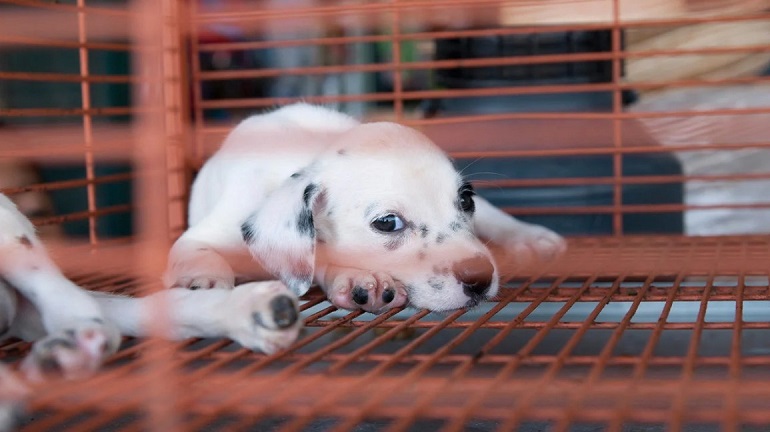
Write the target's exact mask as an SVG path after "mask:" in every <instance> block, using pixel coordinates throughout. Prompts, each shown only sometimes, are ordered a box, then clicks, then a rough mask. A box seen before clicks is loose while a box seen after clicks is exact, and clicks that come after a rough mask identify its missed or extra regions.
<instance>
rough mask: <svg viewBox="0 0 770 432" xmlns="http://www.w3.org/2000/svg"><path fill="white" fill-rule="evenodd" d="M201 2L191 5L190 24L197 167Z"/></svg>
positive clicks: (197, 160)
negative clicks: (198, 18)
mask: <svg viewBox="0 0 770 432" xmlns="http://www.w3.org/2000/svg"><path fill="white" fill-rule="evenodd" d="M199 6H200V5H199V2H197V1H192V2H190V3H189V14H188V16H189V20H190V22H191V24H190V36H189V39H190V40H189V45H190V64H191V70H190V74H191V75H192V102H191V104H192V109H193V135H194V137H195V142H194V146H195V147H194V148H193V151H192V155H191V156H192V158H191V159H192V162H193V163H194V164H195V165H196V166H197V165H200V164H201V163H203V158H204V155H203V144H204V142H203V137H204V132H203V129H204V126H205V124H204V116H203V106H202V105H201V103H202V102H203V89H202V86H203V81H201V55H200V34H199V26H200V25H201V24H199V23H198V22H197V16H198V13H199Z"/></svg>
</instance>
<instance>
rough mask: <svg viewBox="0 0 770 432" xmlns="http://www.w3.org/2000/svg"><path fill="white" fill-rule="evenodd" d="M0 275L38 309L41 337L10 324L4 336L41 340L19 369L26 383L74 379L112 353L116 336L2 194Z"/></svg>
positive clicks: (90, 301)
mask: <svg viewBox="0 0 770 432" xmlns="http://www.w3.org/2000/svg"><path fill="white" fill-rule="evenodd" d="M0 276H2V278H3V279H4V280H5V282H6V283H7V284H8V285H9V286H10V287H12V288H13V289H15V290H17V291H18V293H19V294H21V296H23V297H24V299H26V301H28V302H29V303H31V304H32V305H34V307H35V309H36V310H37V311H39V313H40V316H41V321H42V324H43V325H42V329H43V330H44V332H45V333H44V334H39V335H33V334H25V332H29V330H30V329H29V328H27V329H23V328H19V326H17V325H16V323H17V322H20V321H19V320H18V318H19V317H17V320H15V322H14V325H13V326H12V328H11V330H10V333H11V334H12V335H17V334H18V333H20V335H21V336H27V337H29V336H32V337H33V338H37V337H43V336H44V337H43V339H41V340H39V341H37V342H36V343H35V345H34V346H33V348H32V352H31V353H30V355H29V356H28V357H27V358H26V359H25V360H24V362H23V365H22V368H23V369H24V371H25V373H26V374H28V376H29V377H30V378H31V379H42V377H43V376H44V375H45V374H46V373H47V372H56V373H61V374H63V375H64V376H66V377H77V376H82V375H84V374H88V373H91V372H93V371H94V370H96V369H97V368H98V367H99V366H100V365H101V363H102V361H103V360H104V359H105V358H106V357H107V356H108V355H110V354H112V353H114V352H115V351H116V350H117V349H118V346H119V344H120V336H119V334H118V332H117V329H115V328H114V327H113V326H112V325H111V324H110V323H109V322H108V321H107V320H106V319H105V317H104V315H103V314H102V311H101V309H100V308H99V306H98V304H97V303H96V302H95V301H94V299H92V298H91V297H90V296H89V295H88V294H87V293H86V292H85V291H84V290H82V289H81V288H80V287H78V286H77V285H75V284H73V283H72V282H71V281H69V280H68V279H67V278H66V277H64V275H62V273H61V271H60V270H59V268H58V267H56V265H55V264H54V263H53V262H52V261H51V259H50V258H49V257H48V255H47V253H46V252H45V250H44V248H43V246H42V244H41V243H40V241H39V240H38V238H37V236H36V235H35V231H34V227H33V226H32V224H31V223H30V222H29V220H27V219H26V218H25V217H24V216H23V215H22V214H21V213H20V212H19V211H18V210H17V209H16V206H15V205H14V204H13V203H12V202H11V201H10V200H9V199H8V198H6V197H5V196H3V195H0Z"/></svg>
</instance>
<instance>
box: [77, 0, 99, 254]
mask: <svg viewBox="0 0 770 432" xmlns="http://www.w3.org/2000/svg"><path fill="white" fill-rule="evenodd" d="M77 6H78V14H77V15H78V43H79V44H80V48H78V60H79V61H80V97H81V102H80V103H81V107H82V108H83V141H84V143H85V144H84V146H85V147H84V158H85V168H86V180H88V183H87V184H86V196H87V202H88V213H89V214H88V241H89V242H90V243H91V245H92V246H95V245H96V244H97V242H98V238H97V233H96V218H97V216H96V215H95V214H94V212H95V211H96V186H95V185H94V178H95V174H94V153H93V144H94V137H93V118H92V116H91V113H90V110H91V84H90V82H89V79H88V78H89V75H90V73H89V67H88V48H87V47H86V44H87V43H88V30H87V27H86V11H85V6H86V2H85V0H78V2H77Z"/></svg>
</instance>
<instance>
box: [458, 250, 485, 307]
mask: <svg viewBox="0 0 770 432" xmlns="http://www.w3.org/2000/svg"><path fill="white" fill-rule="evenodd" d="M452 271H453V272H454V274H455V278H457V280H458V281H459V282H460V283H461V284H462V285H463V292H465V295H467V296H468V297H471V298H478V297H481V296H483V295H484V294H485V293H486V292H487V291H488V290H489V285H491V284H492V276H493V275H494V273H495V267H494V266H493V265H492V262H491V261H489V259H487V258H485V257H481V256H478V257H474V258H469V259H466V260H463V261H460V262H457V263H455V264H454V266H452Z"/></svg>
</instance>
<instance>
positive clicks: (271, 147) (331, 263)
mask: <svg viewBox="0 0 770 432" xmlns="http://www.w3.org/2000/svg"><path fill="white" fill-rule="evenodd" d="M489 242H491V243H493V244H495V245H496V246H497V247H499V248H500V249H501V250H503V251H505V252H506V254H505V257H504V259H505V260H506V261H510V260H513V261H514V264H515V265H518V266H524V265H528V264H530V263H532V262H533V261H537V260H551V259H553V258H555V257H557V256H559V255H560V254H561V253H562V252H563V251H564V249H565V242H564V240H563V239H562V238H561V237H559V236H558V235H557V234H555V233H553V232H551V231H549V230H547V229H545V228H543V227H538V226H534V225H530V224H526V223H523V222H521V221H518V220H516V219H514V218H512V217H510V216H509V215H507V214H506V213H504V212H502V211H501V210H499V209H497V208H495V207H493V206H492V205H491V204H489V203H488V202H487V201H485V200H484V199H481V198H479V197H476V196H474V192H473V188H472V186H471V185H470V183H468V182H466V181H463V179H462V177H461V176H460V175H459V174H458V173H457V172H456V171H455V169H454V167H453V165H452V162H451V161H450V159H449V158H448V157H447V155H446V154H445V153H443V152H442V151H441V150H440V149H439V148H438V147H437V146H436V145H435V144H433V143H432V142H431V141H430V140H429V139H428V138H427V137H425V136H424V135H422V134H421V133H419V132H418V131H416V130H414V129H411V128H408V127H405V126H401V125H398V124H395V123H387V122H383V123H368V124H361V123H359V122H358V121H356V120H354V119H353V118H351V117H348V116H346V115H344V114H341V113H338V112H335V111H331V110H328V109H325V108H322V107H318V106H312V105H308V104H302V103H300V104H295V105H290V106H287V107H284V108H281V109H278V110H276V111H273V112H270V113H267V114H262V115H256V116H253V117H251V118H248V119H246V120H245V121H243V122H242V123H241V124H239V125H238V126H237V127H236V128H235V129H234V130H233V131H232V132H231V133H230V134H229V136H228V137H227V138H226V139H225V141H224V143H223V145H222V147H221V149H220V150H219V151H218V152H217V153H216V154H214V155H213V156H212V157H211V158H210V159H209V160H208V161H207V162H206V163H205V164H204V165H203V167H202V168H201V171H200V172H199V174H198V176H197V178H196V180H195V182H194V184H193V187H192V194H191V200H190V207H189V229H188V230H187V231H186V232H185V233H184V234H183V235H182V236H181V237H180V238H179V239H178V240H177V242H176V243H175V244H174V246H173V247H172V250H171V253H170V256H169V264H168V269H167V272H166V275H165V283H166V284H167V285H168V286H169V287H183V288H191V289H196V288H229V287H232V286H234V284H235V283H236V281H240V280H257V279H265V278H272V277H276V278H278V279H280V280H281V281H283V282H284V283H285V284H286V285H287V286H288V287H289V288H291V290H292V291H293V292H294V293H295V294H297V295H302V294H304V293H305V292H306V291H307V290H308V289H309V287H310V286H311V284H313V283H314V282H315V283H317V284H318V285H320V287H321V288H322V289H323V290H324V291H325V293H326V295H327V297H328V299H329V300H330V301H331V303H333V304H334V305H335V306H337V307H339V308H343V309H349V310H354V309H363V310H366V311H369V312H373V313H381V312H383V311H385V310H388V309H391V308H395V307H400V306H404V305H411V306H413V307H416V308H427V309H430V310H434V311H451V310H455V309H460V308H468V307H473V306H475V305H477V304H478V303H479V302H480V301H483V300H485V299H488V298H490V297H492V296H494V295H495V294H496V293H497V291H498V287H499V280H500V274H499V273H500V272H499V269H498V267H497V265H496V264H495V260H494V259H493V257H492V254H491V253H490V250H489V249H488V248H487V244H488V243H489Z"/></svg>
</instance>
